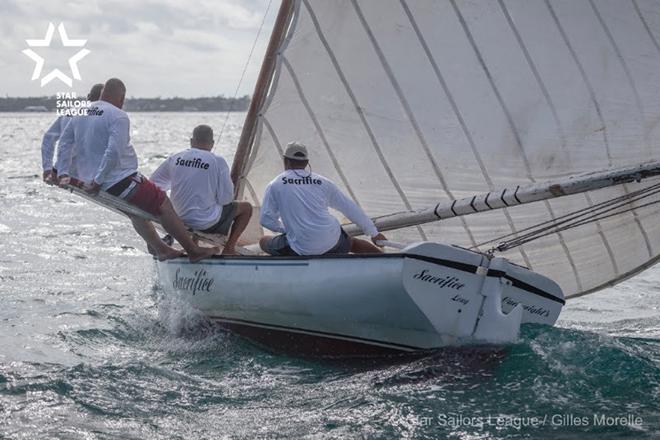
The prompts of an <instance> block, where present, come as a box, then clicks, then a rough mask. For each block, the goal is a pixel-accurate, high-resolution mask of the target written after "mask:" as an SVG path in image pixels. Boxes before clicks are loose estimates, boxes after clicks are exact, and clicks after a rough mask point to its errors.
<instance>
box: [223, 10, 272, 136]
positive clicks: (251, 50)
mask: <svg viewBox="0 0 660 440" xmlns="http://www.w3.org/2000/svg"><path fill="white" fill-rule="evenodd" d="M272 3H273V0H268V6H266V12H264V16H263V18H262V19H261V25H259V30H258V31H257V36H256V37H255V38H254V42H253V43H252V48H251V49H250V53H249V54H248V57H247V61H246V62H245V66H244V67H243V72H242V73H241V78H240V79H239V80H238V85H237V86H236V91H235V92H234V97H233V98H232V100H231V101H230V103H229V111H227V115H226V116H225V120H224V122H223V123H222V128H221V129H220V134H219V135H218V143H220V141H221V140H222V134H223V133H224V132H225V127H226V126H227V121H229V115H230V114H231V112H232V111H234V109H233V105H234V102H236V97H237V96H238V92H239V90H240V89H241V85H242V84H243V79H244V78H245V74H246V73H247V69H248V67H249V65H250V61H251V60H252V55H253V54H254V49H255V47H257V43H258V42H259V37H260V36H261V31H262V30H263V28H264V24H265V23H266V17H268V11H270V6H271V4H272Z"/></svg>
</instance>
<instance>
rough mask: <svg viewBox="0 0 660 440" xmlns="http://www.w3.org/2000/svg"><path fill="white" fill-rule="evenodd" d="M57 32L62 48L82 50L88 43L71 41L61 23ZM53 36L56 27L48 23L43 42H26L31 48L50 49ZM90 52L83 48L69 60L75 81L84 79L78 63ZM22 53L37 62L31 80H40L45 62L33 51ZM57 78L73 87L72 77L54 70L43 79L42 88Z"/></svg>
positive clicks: (27, 50)
mask: <svg viewBox="0 0 660 440" xmlns="http://www.w3.org/2000/svg"><path fill="white" fill-rule="evenodd" d="M57 32H58V33H59V35H60V40H61V41H62V46H64V47H81V48H82V47H83V46H84V45H85V44H86V43H87V40H70V39H69V36H68V35H67V33H66V29H65V28H64V23H60V24H59V25H58V26H57ZM53 34H55V25H53V23H48V30H46V36H45V37H44V38H43V39H42V40H25V42H26V43H27V45H28V46H30V47H50V43H51V41H53ZM90 52H91V51H90V50H89V49H85V48H82V49H80V50H79V51H78V52H77V53H76V54H75V55H74V56H72V57H71V58H69V67H70V68H71V75H72V76H73V78H74V79H77V80H81V79H82V78H81V77H80V71H79V70H78V61H80V60H82V59H83V58H85V57H86V56H87V55H88V54H89V53H90ZM22 53H24V54H25V55H27V56H28V57H29V58H30V59H31V60H32V61H34V62H35V66H34V71H33V72H32V78H31V80H32V81H34V80H35V79H39V78H40V77H41V71H42V70H43V68H44V61H45V60H44V59H43V58H42V57H41V56H39V55H38V54H37V53H36V52H34V51H33V50H32V49H25V50H23V51H22ZM55 78H57V79H59V80H60V81H62V82H63V83H64V84H66V85H67V86H69V87H72V86H73V79H71V77H70V76H68V75H65V74H64V73H63V72H62V71H61V70H60V69H53V70H51V71H50V72H48V74H47V75H45V76H44V77H43V78H41V87H43V86H45V85H46V84H48V83H49V82H51V81H52V80H54V79H55Z"/></svg>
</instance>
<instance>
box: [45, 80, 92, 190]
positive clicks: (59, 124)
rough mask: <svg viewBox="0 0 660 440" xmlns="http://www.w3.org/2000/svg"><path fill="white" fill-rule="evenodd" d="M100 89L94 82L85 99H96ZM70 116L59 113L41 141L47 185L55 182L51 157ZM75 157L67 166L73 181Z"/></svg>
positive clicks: (55, 170) (55, 177)
mask: <svg viewBox="0 0 660 440" xmlns="http://www.w3.org/2000/svg"><path fill="white" fill-rule="evenodd" d="M101 90H103V84H94V85H93V86H92V88H91V89H90V91H89V93H88V94H87V101H89V102H94V101H98V100H99V98H100V97H101ZM71 119H72V117H71V116H65V115H61V116H58V117H57V119H55V122H53V124H52V125H51V126H50V128H48V130H47V131H46V133H45V134H44V137H43V140H42V141H41V166H42V168H43V180H44V182H46V183H47V184H49V185H55V184H57V169H56V168H53V158H54V157H55V153H56V151H57V144H58V143H59V140H60V137H61V136H62V134H63V133H64V129H65V128H66V126H67V125H68V124H69V122H70V121H71ZM75 161H76V157H75V156H73V157H72V158H71V166H70V167H69V176H70V177H71V178H72V180H73V181H75V180H76V174H77V173H76V165H75Z"/></svg>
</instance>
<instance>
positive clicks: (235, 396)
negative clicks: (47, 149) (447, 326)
mask: <svg viewBox="0 0 660 440" xmlns="http://www.w3.org/2000/svg"><path fill="white" fill-rule="evenodd" d="M243 116H244V115H243V114H235V115H232V117H231V119H230V125H229V126H228V128H227V130H226V133H225V137H224V139H223V142H222V146H221V152H223V153H226V154H227V155H228V156H229V157H228V159H229V160H231V147H230V146H231V145H235V144H236V142H237V140H238V136H239V129H240V124H241V123H242V120H243ZM51 118H52V117H51V116H50V115H42V114H39V115H34V114H20V115H19V114H0V214H1V215H0V438H12V439H13V438H29V439H32V438H63V439H69V438H71V439H93V438H99V439H114V438H116V439H126V438H129V439H132V438H134V439H146V438H163V439H175V438H181V439H197V438H247V439H251V438H285V437H292V438H299V437H305V438H460V439H462V438H466V439H490V438H494V439H495V438H497V439H499V438H534V439H536V438H575V439H581V438H585V434H586V433H590V434H591V435H592V436H593V437H594V438H599V439H600V438H633V439H638V438H649V439H650V438H658V437H659V436H660V295H659V292H660V267H656V268H653V269H650V270H648V271H647V272H645V273H644V274H642V275H640V276H638V277H636V278H634V279H632V280H630V281H628V282H626V283H624V284H622V285H620V286H618V287H616V288H613V289H609V290H607V291H604V292H602V293H600V294H596V295H593V296H589V297H586V298H582V299H578V300H574V301H570V302H569V303H568V305H567V307H565V309H564V311H563V314H562V317H561V320H560V322H559V325H558V327H556V328H546V327H528V328H525V329H524V331H523V334H522V338H521V340H520V341H519V342H518V343H516V344H513V345H510V346H507V347H501V348H499V349H452V350H446V351H443V352H439V353H437V354H436V355H434V356H432V357H429V358H424V359H418V360H414V361H410V362H398V363H391V364H390V365H369V364H362V365H357V364H351V365H347V364H342V363H328V362H319V361H310V360H301V359H297V358H292V357H287V356H283V355H276V354H272V353H268V352H265V351H263V350H261V349H260V348H257V347H254V346H252V345H251V344H249V343H247V342H245V341H243V340H241V339H239V338H237V337H235V336H232V335H230V334H227V333H224V332H222V331H221V330H219V329H217V328H215V327H213V326H211V325H210V324H208V323H206V322H205V321H204V320H203V318H201V317H200V316H197V315H196V314H195V313H194V312H193V311H191V310H189V309H187V308H186V307H185V306H184V305H183V304H181V303H179V302H177V301H176V300H175V299H169V298H163V295H162V292H161V291H160V290H159V289H158V287H157V286H156V279H155V267H154V264H153V262H152V260H151V258H149V257H148V256H147V255H146V254H145V253H144V252H143V251H142V249H143V244H142V243H141V241H140V239H139V238H138V237H137V236H136V235H135V234H134V232H133V231H132V229H131V228H130V226H129V224H128V222H127V221H126V220H124V219H123V218H121V217H119V216H116V215H114V214H112V213H108V212H106V211H104V210H103V209H101V208H98V207H95V206H92V205H90V204H88V203H86V202H84V201H82V200H79V199H77V198H76V197H74V196H71V195H69V194H67V193H65V192H63V191H61V190H58V189H54V188H50V187H47V186H45V185H44V184H42V183H41V181H40V179H39V178H37V177H36V175H37V174H39V173H40V168H39V167H40V161H39V158H38V157H39V153H38V150H39V141H40V137H41V134H42V133H43V131H44V130H45V129H46V128H47V126H48V124H49V123H50V122H51ZM223 120H224V115H223V114H180V113H178V114H134V115H132V127H133V142H134V145H135V146H136V147H137V149H138V152H139V155H140V157H141V164H140V165H141V169H142V170H143V171H145V172H150V171H152V170H153V169H155V167H156V166H157V165H158V164H159V162H160V160H161V159H162V158H163V157H164V155H165V154H169V153H172V152H175V151H177V150H179V149H182V148H185V147H186V146H187V143H188V138H189V136H190V134H189V132H190V130H191V129H192V128H193V127H194V125H196V124H198V123H204V122H206V123H210V124H211V125H212V126H214V127H215V128H216V131H218V130H219V127H220V126H221V125H222V121H223ZM614 417H619V418H625V420H626V421H632V422H633V423H635V425H634V426H632V427H631V426H621V425H622V424H623V420H621V419H619V420H618V425H617V426H606V425H607V424H608V423H611V422H612V421H613V419H612V418H614ZM530 424H534V425H536V426H529V425H530Z"/></svg>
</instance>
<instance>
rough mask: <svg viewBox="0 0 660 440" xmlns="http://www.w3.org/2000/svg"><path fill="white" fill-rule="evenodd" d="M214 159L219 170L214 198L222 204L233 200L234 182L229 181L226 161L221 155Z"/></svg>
mask: <svg viewBox="0 0 660 440" xmlns="http://www.w3.org/2000/svg"><path fill="white" fill-rule="evenodd" d="M216 161H217V162H218V171H219V172H218V188H217V191H216V198H217V201H218V204H219V205H220V206H224V205H226V204H228V203H231V202H232V200H234V182H232V181H231V173H230V172H229V165H227V162H226V161H225V160H224V159H223V158H221V157H217V158H216Z"/></svg>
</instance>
